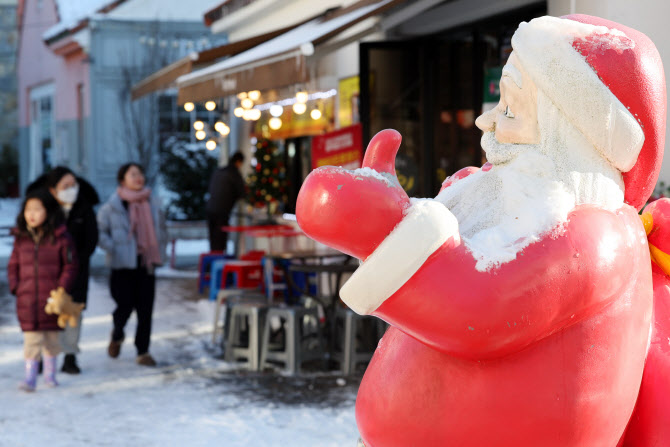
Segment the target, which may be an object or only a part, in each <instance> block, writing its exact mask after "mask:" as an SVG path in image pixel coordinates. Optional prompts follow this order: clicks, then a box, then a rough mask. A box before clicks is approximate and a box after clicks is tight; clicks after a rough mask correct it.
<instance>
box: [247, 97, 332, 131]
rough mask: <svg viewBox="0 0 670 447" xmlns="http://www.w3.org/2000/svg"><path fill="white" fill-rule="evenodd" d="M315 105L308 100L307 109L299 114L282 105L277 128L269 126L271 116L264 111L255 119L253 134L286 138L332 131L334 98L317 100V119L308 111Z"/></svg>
mask: <svg viewBox="0 0 670 447" xmlns="http://www.w3.org/2000/svg"><path fill="white" fill-rule="evenodd" d="M315 106H317V104H316V103H314V104H313V101H310V102H309V103H308V106H307V110H306V111H305V112H304V113H301V114H300V115H298V114H296V113H295V112H294V111H293V109H292V108H291V107H284V113H283V114H282V115H281V117H280V119H281V127H279V128H278V129H272V128H271V127H270V123H269V121H270V118H271V116H269V115H267V114H265V113H264V114H263V116H262V117H261V119H259V120H258V121H256V125H255V126H254V131H253V134H254V136H255V137H257V138H267V139H268V140H284V139H286V138H295V137H306V136H311V135H321V134H322V133H325V132H330V131H332V130H333V129H334V128H335V110H334V109H335V101H334V98H333V97H330V98H326V99H323V100H320V101H319V103H318V108H319V110H320V111H321V116H320V117H319V118H318V119H313V118H312V117H311V116H310V112H311V110H312V109H313V108H314V107H315Z"/></svg>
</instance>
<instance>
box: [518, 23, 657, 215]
mask: <svg viewBox="0 0 670 447" xmlns="http://www.w3.org/2000/svg"><path fill="white" fill-rule="evenodd" d="M512 47H513V48H514V54H516V56H517V57H518V59H519V60H520V62H521V64H522V65H523V68H524V69H525V70H526V72H528V75H529V76H530V77H531V78H532V79H533V81H534V82H535V84H536V85H537V86H538V88H539V89H541V90H542V91H543V92H544V93H545V94H546V95H547V96H548V97H549V98H550V99H551V100H552V101H553V103H554V104H555V105H556V106H557V107H558V108H559V109H560V110H561V111H562V112H563V113H564V114H565V115H566V116H567V118H568V119H569V120H570V121H571V122H572V124H573V125H574V126H576V127H577V129H579V131H580V132H581V133H582V134H583V135H584V136H585V137H586V138H587V139H588V140H589V141H590V142H591V143H592V144H593V145H594V146H595V147H596V149H597V150H598V151H599V152H600V154H601V155H602V156H603V157H604V158H605V159H607V160H608V161H609V162H610V163H611V164H612V166H614V167H615V168H617V169H618V170H619V171H620V172H622V174H623V181H624V185H625V192H624V200H625V201H626V203H628V204H629V205H631V206H633V207H635V208H636V209H640V208H642V206H643V205H644V204H645V202H646V201H647V199H648V198H649V196H650V194H651V193H652V191H653V189H654V186H655V185H656V180H657V179H658V174H659V171H660V168H661V161H662V159H663V146H664V143H665V108H666V96H665V76H664V74H663V65H662V64H661V58H660V56H659V54H658V51H657V50H656V47H655V46H654V44H653V43H652V42H651V40H650V39H649V38H648V37H647V36H645V35H644V34H642V33H641V32H639V31H636V30H633V29H631V28H628V27H626V26H623V25H620V24H618V23H615V22H611V21H609V20H605V19H601V18H598V17H592V16H587V15H582V14H575V15H570V16H565V17H563V18H556V17H548V16H547V17H540V18H537V19H533V20H531V21H530V22H529V23H525V22H524V23H521V25H519V29H517V31H516V32H515V33H514V36H513V37H512Z"/></svg>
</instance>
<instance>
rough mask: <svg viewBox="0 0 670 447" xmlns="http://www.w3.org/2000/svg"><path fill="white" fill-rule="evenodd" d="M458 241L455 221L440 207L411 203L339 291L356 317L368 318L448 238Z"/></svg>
mask: <svg viewBox="0 0 670 447" xmlns="http://www.w3.org/2000/svg"><path fill="white" fill-rule="evenodd" d="M452 237H453V238H456V240H460V236H459V234H458V221H457V220H456V217H455V216H454V215H453V214H452V213H451V212H450V211H449V210H448V209H447V207H445V206H444V205H443V204H441V203H440V202H438V201H436V200H432V199H412V206H411V207H410V208H409V210H408V212H407V214H406V215H405V217H404V219H403V220H402V221H401V222H400V223H399V224H398V226H396V227H395V228H394V229H393V231H392V232H391V234H389V235H388V236H387V237H386V239H384V241H383V242H382V243H381V244H380V245H379V246H378V247H377V249H376V250H375V251H374V253H372V254H371V255H370V257H368V259H366V260H365V262H363V263H362V264H361V266H360V267H359V268H358V269H357V270H356V271H355V272H354V274H353V275H352V276H351V278H350V279H349V281H347V283H346V284H344V286H343V287H342V289H341V290H340V297H341V298H342V300H343V301H344V302H345V303H346V304H347V305H348V306H349V307H350V308H352V309H353V310H354V311H356V312H357V313H359V314H371V313H372V312H374V311H375V310H376V309H377V308H378V307H379V306H381V304H382V303H383V302H384V301H386V299H387V298H389V297H390V296H391V295H393V294H394V293H395V292H397V291H398V289H400V287H402V285H403V284H405V283H406V282H407V281H408V280H409V279H410V278H411V277H412V276H413V275H414V274H415V273H416V272H417V270H419V268H421V266H422V265H423V263H424V262H426V259H428V257H429V256H430V255H432V254H433V253H434V252H435V251H436V250H437V249H438V248H440V247H441V246H442V245H443V244H444V243H445V242H446V241H447V240H448V239H449V238H452Z"/></svg>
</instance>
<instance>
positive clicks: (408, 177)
mask: <svg viewBox="0 0 670 447" xmlns="http://www.w3.org/2000/svg"><path fill="white" fill-rule="evenodd" d="M360 55H361V56H360V57H361V61H360V64H361V65H360V67H361V75H360V80H361V108H360V111H361V121H362V125H363V145H364V146H366V145H367V143H368V142H369V141H370V138H372V137H373V136H374V135H375V134H376V133H377V132H379V131H380V130H383V129H388V128H392V129H395V130H397V131H398V132H400V133H401V134H402V144H401V146H400V150H399V151H398V156H397V158H396V171H397V174H398V180H400V183H401V185H402V186H403V188H405V191H407V193H408V194H409V195H410V196H414V197H424V196H426V195H427V194H428V193H429V190H430V186H429V182H428V181H426V180H427V179H425V178H424V176H423V175H422V173H423V172H424V170H425V169H426V166H425V163H426V160H428V158H427V157H426V155H427V153H428V150H429V149H430V146H431V142H430V141H429V140H427V139H426V136H427V135H428V136H429V134H427V133H426V129H425V128H424V127H425V123H426V120H425V116H426V112H427V111H426V109H427V107H428V106H429V104H427V103H426V101H425V98H427V97H429V94H428V92H427V91H426V89H428V88H430V87H431V85H430V83H429V82H427V81H428V80H429V79H427V77H428V75H429V71H428V70H426V68H425V66H426V65H428V64H429V63H430V61H428V60H427V58H426V57H425V51H424V50H423V49H422V48H421V47H420V46H418V45H416V44H415V43H413V42H373V43H363V44H361V51H360Z"/></svg>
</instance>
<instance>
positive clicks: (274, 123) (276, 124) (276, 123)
mask: <svg viewBox="0 0 670 447" xmlns="http://www.w3.org/2000/svg"><path fill="white" fill-rule="evenodd" d="M268 125H269V126H270V129H272V130H278V129H280V128H281V125H282V122H281V118H278V117H276V116H273V117H272V118H270V121H269V122H268Z"/></svg>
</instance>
